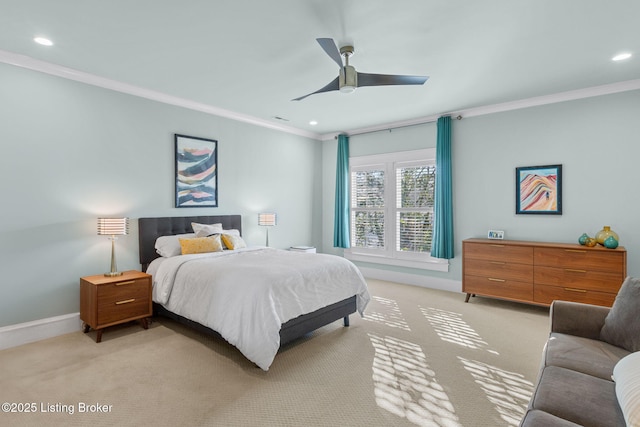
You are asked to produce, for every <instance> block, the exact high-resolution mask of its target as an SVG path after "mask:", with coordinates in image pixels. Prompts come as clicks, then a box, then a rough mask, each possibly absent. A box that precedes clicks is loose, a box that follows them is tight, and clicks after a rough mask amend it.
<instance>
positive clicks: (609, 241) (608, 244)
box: [604, 236, 618, 249]
mask: <svg viewBox="0 0 640 427" xmlns="http://www.w3.org/2000/svg"><path fill="white" fill-rule="evenodd" d="M604 247H605V248H609V249H615V248H617V247H618V240H617V239H616V238H615V237H613V236H609V237H607V238H606V239H604Z"/></svg>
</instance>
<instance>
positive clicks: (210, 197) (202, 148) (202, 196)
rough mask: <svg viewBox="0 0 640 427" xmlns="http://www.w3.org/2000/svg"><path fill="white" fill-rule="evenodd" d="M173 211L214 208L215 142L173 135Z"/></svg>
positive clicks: (215, 184) (216, 176)
mask: <svg viewBox="0 0 640 427" xmlns="http://www.w3.org/2000/svg"><path fill="white" fill-rule="evenodd" d="M175 156H176V167H175V171H176V178H175V179H176V181H175V201H176V208H192V207H208V208H210V207H217V206H218V141H216V140H214V139H205V138H197V137H193V136H187V135H178V134H175Z"/></svg>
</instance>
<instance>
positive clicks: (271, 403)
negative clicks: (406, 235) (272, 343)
mask: <svg viewBox="0 0 640 427" xmlns="http://www.w3.org/2000/svg"><path fill="white" fill-rule="evenodd" d="M369 287H370V290H371V293H372V295H373V301H372V302H371V304H370V305H369V307H368V308H367V311H366V316H365V318H364V319H363V318H361V317H360V316H359V315H354V316H351V326H350V327H349V328H344V327H342V324H341V322H335V323H334V324H331V325H329V326H326V327H324V328H322V329H320V330H318V331H316V332H315V333H313V334H312V335H311V336H309V337H308V338H305V339H303V340H300V341H297V342H295V343H293V344H291V345H289V346H287V347H286V348H284V349H282V350H281V351H280V353H279V354H278V355H277V356H276V359H275V361H274V363H273V365H272V366H271V369H270V370H269V371H268V372H264V371H262V370H260V369H258V368H256V367H255V366H254V365H253V364H252V363H250V362H249V361H247V360H246V359H245V358H244V357H243V356H242V355H241V354H240V353H239V352H238V351H237V350H236V349H235V348H233V347H231V346H230V345H228V344H226V343H225V342H223V341H221V340H216V339H212V338H208V337H205V336H202V335H200V334H198V333H195V332H193V331H190V330H187V329H185V328H184V327H182V326H180V325H177V324H175V323H173V322H171V321H169V320H165V319H160V320H156V321H154V322H153V323H152V325H151V327H150V328H149V330H146V331H145V330H143V329H142V328H140V327H139V326H137V325H135V324H129V325H126V326H121V327H114V328H110V329H108V330H106V331H105V333H104V335H103V341H102V343H100V344H96V343H95V341H94V339H95V332H90V333H89V334H83V333H82V332H77V333H73V334H68V335H64V336H61V337H57V338H52V339H49V340H44V341H40V342H37V343H33V344H27V345H23V346H21V347H17V348H12V349H8V350H4V351H0V374H1V377H0V401H2V402H9V403H15V404H16V405H14V409H20V408H18V405H21V406H22V408H21V409H23V410H24V409H25V408H24V407H25V406H26V407H27V408H30V409H33V410H35V412H31V413H24V412H23V413H6V412H2V413H0V425H12V426H44V425H47V426H57V425H60V426H63V425H64V426H88V425H91V426H103V425H118V426H146V425H158V426H177V425H180V426H182V425H184V426H207V425H210V426H412V425H421V426H492V427H494V426H516V425H517V424H518V422H519V421H520V418H521V417H522V415H523V414H524V410H525V407H526V405H527V403H528V401H529V398H530V395H531V391H532V388H533V383H534V381H535V379H536V375H537V373H538V366H539V363H540V357H541V351H542V347H543V345H544V342H545V340H546V337H547V335H548V309H545V308H541V307H533V306H527V305H521V304H512V303H508V302H503V301H496V300H491V299H483V298H475V299H472V300H471V302H470V303H468V304H465V303H464V296H463V295H462V294H457V293H451V292H443V291H434V290H429V289H424V288H419V287H413V286H405V285H399V284H395V283H389V282H382V281H375V280H370V281H369ZM25 404H26V405H25ZM32 404H35V405H32ZM105 405H106V406H105ZM4 409H5V408H4V406H3V410H4ZM98 409H101V410H103V411H104V412H90V411H92V410H94V411H95V410H98Z"/></svg>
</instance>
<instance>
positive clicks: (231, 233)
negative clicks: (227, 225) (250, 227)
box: [222, 228, 240, 237]
mask: <svg viewBox="0 0 640 427" xmlns="http://www.w3.org/2000/svg"><path fill="white" fill-rule="evenodd" d="M222 234H228V235H229V236H235V237H240V230H236V229H235V228H234V229H231V230H223V231H222Z"/></svg>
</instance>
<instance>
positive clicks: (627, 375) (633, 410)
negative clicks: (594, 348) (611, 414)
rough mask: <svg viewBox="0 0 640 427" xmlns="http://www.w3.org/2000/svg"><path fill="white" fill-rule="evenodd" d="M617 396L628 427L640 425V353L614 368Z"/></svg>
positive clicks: (622, 361) (626, 357)
mask: <svg viewBox="0 0 640 427" xmlns="http://www.w3.org/2000/svg"><path fill="white" fill-rule="evenodd" d="M613 379H614V381H615V382H616V396H617V397H618V403H619V404H620V408H622V414H623V415H624V420H625V421H626V422H627V425H628V426H638V425H640V351H636V352H635V353H631V354H630V355H628V356H625V357H623V358H622V359H621V360H620V361H619V362H618V363H617V364H616V366H615V367H614V368H613Z"/></svg>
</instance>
